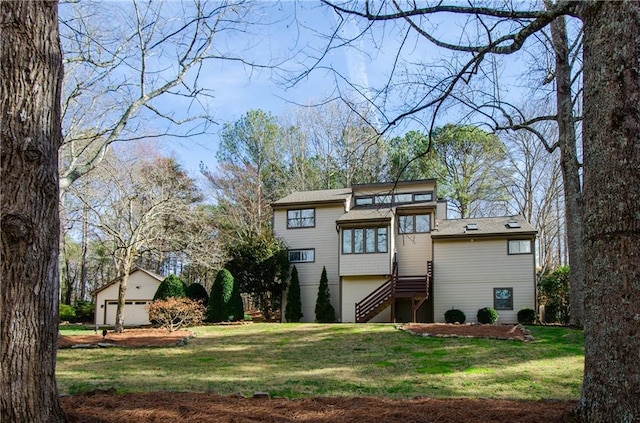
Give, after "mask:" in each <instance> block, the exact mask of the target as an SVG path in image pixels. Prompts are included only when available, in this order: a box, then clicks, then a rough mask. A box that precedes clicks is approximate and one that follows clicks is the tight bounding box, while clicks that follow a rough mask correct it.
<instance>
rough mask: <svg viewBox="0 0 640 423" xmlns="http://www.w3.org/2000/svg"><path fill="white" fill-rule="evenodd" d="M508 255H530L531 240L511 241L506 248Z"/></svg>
mask: <svg viewBox="0 0 640 423" xmlns="http://www.w3.org/2000/svg"><path fill="white" fill-rule="evenodd" d="M508 253H509V254H531V240H528V239H511V240H509V247H508Z"/></svg>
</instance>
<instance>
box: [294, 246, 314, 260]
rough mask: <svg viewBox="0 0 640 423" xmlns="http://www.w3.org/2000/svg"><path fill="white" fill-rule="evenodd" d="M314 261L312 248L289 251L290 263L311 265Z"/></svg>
mask: <svg viewBox="0 0 640 423" xmlns="http://www.w3.org/2000/svg"><path fill="white" fill-rule="evenodd" d="M314 261H316V250H314V249H313V248H307V249H304V250H289V262H290V263H313V262H314Z"/></svg>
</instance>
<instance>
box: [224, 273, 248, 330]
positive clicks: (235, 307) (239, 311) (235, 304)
mask: <svg viewBox="0 0 640 423" xmlns="http://www.w3.org/2000/svg"><path fill="white" fill-rule="evenodd" d="M227 310H228V311H227V313H228V315H229V320H231V321H234V322H235V321H238V320H243V319H244V305H243V304H242V296H240V284H238V283H235V281H234V283H233V290H232V291H231V300H229V304H227Z"/></svg>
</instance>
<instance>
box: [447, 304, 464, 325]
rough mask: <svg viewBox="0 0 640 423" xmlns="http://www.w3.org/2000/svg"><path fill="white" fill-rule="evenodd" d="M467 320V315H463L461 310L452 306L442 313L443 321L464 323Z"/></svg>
mask: <svg viewBox="0 0 640 423" xmlns="http://www.w3.org/2000/svg"><path fill="white" fill-rule="evenodd" d="M465 320H467V316H465V315H464V313H463V312H462V310H457V309H454V308H452V309H451V310H447V311H446V312H445V313H444V321H445V322H447V323H461V324H462V323H464V321H465Z"/></svg>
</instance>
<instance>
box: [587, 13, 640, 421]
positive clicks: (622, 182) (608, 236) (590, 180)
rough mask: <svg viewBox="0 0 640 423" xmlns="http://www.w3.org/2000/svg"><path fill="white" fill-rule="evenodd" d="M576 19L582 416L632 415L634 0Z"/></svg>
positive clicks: (639, 135)
mask: <svg viewBox="0 0 640 423" xmlns="http://www.w3.org/2000/svg"><path fill="white" fill-rule="evenodd" d="M583 21H584V106H585V107H584V117H585V119H584V191H583V192H584V206H585V209H584V259H585V275H586V295H585V311H586V313H585V319H584V328H585V368H584V384H583V388H582V398H581V400H580V406H579V407H580V413H581V417H582V418H583V419H584V420H585V421H589V422H638V421H640V76H639V72H640V69H639V63H640V2H635V1H625V2H594V3H590V4H588V5H587V6H586V7H585V10H584V11H583Z"/></svg>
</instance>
